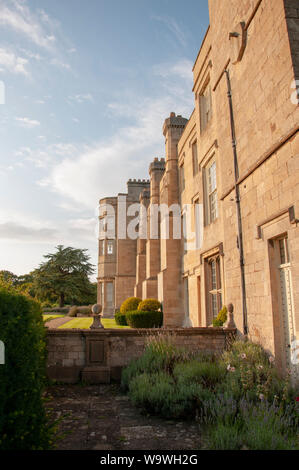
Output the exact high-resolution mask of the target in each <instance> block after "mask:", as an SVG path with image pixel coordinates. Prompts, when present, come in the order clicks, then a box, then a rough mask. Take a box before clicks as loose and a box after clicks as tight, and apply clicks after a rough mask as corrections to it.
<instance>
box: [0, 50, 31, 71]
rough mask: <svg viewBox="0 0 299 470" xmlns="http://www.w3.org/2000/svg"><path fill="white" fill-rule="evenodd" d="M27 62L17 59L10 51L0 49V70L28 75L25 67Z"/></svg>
mask: <svg viewBox="0 0 299 470" xmlns="http://www.w3.org/2000/svg"><path fill="white" fill-rule="evenodd" d="M27 64H28V60H27V59H24V58H23V57H18V56H17V55H15V54H14V52H12V51H8V50H6V49H3V48H0V70H1V69H2V70H6V71H9V72H12V73H15V74H22V75H26V76H28V75H29V72H28V70H27V69H26V66H27Z"/></svg>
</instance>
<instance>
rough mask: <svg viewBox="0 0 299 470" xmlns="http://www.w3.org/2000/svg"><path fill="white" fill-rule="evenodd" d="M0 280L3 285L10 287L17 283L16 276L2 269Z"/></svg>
mask: <svg viewBox="0 0 299 470" xmlns="http://www.w3.org/2000/svg"><path fill="white" fill-rule="evenodd" d="M0 280H1V282H3V283H4V284H11V285H16V284H17V282H18V276H17V275H16V274H14V273H12V272H11V271H6V270H5V269H2V270H1V271H0Z"/></svg>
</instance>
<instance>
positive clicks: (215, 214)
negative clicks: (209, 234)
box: [209, 191, 218, 222]
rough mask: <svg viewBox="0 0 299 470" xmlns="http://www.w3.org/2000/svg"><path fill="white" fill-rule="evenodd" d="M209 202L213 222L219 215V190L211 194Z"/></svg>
mask: <svg viewBox="0 0 299 470" xmlns="http://www.w3.org/2000/svg"><path fill="white" fill-rule="evenodd" d="M209 204H210V219H211V222H213V221H214V220H215V219H217V217H218V206H217V192H216V191H215V192H213V193H212V194H210V196H209Z"/></svg>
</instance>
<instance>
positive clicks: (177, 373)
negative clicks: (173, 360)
mask: <svg viewBox="0 0 299 470" xmlns="http://www.w3.org/2000/svg"><path fill="white" fill-rule="evenodd" d="M226 374H227V370H226V367H225V364H223V363H221V362H199V361H197V360H193V361H190V362H187V363H182V364H176V365H175V367H174V370H173V375H174V377H175V378H176V380H177V381H178V382H179V383H184V384H191V383H200V384H202V385H203V386H204V387H207V388H213V387H214V386H215V385H216V384H217V383H219V382H222V381H223V380H224V378H225V376H226Z"/></svg>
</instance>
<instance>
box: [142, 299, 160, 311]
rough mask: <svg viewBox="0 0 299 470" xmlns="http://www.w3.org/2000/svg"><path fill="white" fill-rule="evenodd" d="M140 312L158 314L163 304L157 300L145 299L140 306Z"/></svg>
mask: <svg viewBox="0 0 299 470" xmlns="http://www.w3.org/2000/svg"><path fill="white" fill-rule="evenodd" d="M138 310H140V311H142V312H156V311H158V310H161V302H159V300H156V299H145V300H142V301H141V302H140V304H139V305H138Z"/></svg>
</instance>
